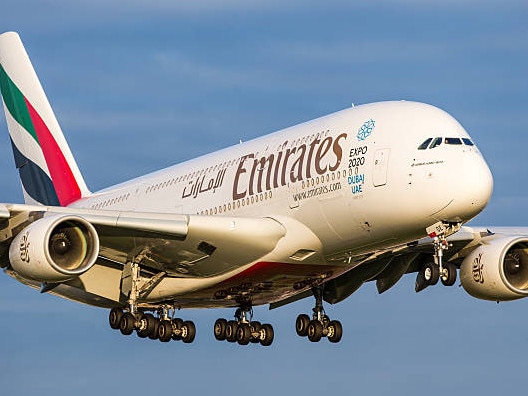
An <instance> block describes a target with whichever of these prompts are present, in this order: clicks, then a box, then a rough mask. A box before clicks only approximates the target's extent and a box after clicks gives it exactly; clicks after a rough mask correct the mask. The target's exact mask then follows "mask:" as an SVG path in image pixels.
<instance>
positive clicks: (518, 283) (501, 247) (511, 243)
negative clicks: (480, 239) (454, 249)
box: [460, 236, 528, 301]
mask: <svg viewBox="0 0 528 396" xmlns="http://www.w3.org/2000/svg"><path fill="white" fill-rule="evenodd" d="M460 280H461V282H462V286H463V287H464V289H465V290H466V291H467V292H468V293H469V294H470V295H472V296H473V297H477V298H481V299H484V300H492V301H507V300H515V299H518V298H522V297H527V296H528V238H526V237H518V236H511V237H505V238H499V239H493V240H491V241H490V242H489V243H487V244H486V245H482V246H479V247H478V248H477V249H475V250H474V251H473V252H472V253H471V254H470V255H469V256H467V257H466V258H465V259H464V261H463V262H462V265H461V267H460Z"/></svg>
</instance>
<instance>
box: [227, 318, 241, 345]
mask: <svg viewBox="0 0 528 396" xmlns="http://www.w3.org/2000/svg"><path fill="white" fill-rule="evenodd" d="M237 327H238V323H237V322H236V321H234V320H230V321H229V322H227V326H226V331H225V336H226V340H227V341H228V342H235V341H236V331H237Z"/></svg>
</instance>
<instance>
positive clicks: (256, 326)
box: [250, 320, 262, 344]
mask: <svg viewBox="0 0 528 396" xmlns="http://www.w3.org/2000/svg"><path fill="white" fill-rule="evenodd" d="M261 328H262V324H261V323H260V322H257V321H256V320H255V321H254V322H251V340H250V342H252V343H253V344H258V343H259V342H260V329H261Z"/></svg>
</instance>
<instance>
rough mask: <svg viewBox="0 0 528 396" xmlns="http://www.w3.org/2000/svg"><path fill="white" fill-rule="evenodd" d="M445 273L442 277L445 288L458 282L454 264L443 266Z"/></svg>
mask: <svg viewBox="0 0 528 396" xmlns="http://www.w3.org/2000/svg"><path fill="white" fill-rule="evenodd" d="M443 267H444V271H443V274H441V276H440V280H441V281H442V284H443V285H444V286H453V285H454V284H455V283H456V280H457V269H456V266H455V265H454V264H453V263H446V264H444V265H443Z"/></svg>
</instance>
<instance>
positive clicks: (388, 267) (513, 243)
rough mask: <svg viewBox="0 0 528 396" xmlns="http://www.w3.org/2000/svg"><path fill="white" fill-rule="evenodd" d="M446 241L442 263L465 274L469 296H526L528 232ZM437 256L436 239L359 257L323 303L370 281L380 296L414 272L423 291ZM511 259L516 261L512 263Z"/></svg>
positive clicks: (475, 231) (501, 230)
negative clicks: (426, 269)
mask: <svg viewBox="0 0 528 396" xmlns="http://www.w3.org/2000/svg"><path fill="white" fill-rule="evenodd" d="M447 241H448V249H446V250H445V251H443V262H444V263H445V264H446V265H449V264H452V265H454V266H455V267H456V268H458V269H459V270H460V275H461V279H460V281H461V283H462V286H464V288H465V289H466V291H468V293H470V294H471V295H473V296H475V297H479V298H484V299H490V300H497V301H498V300H503V299H515V298H519V297H521V296H523V295H524V294H525V290H526V284H525V283H526V281H525V279H526V277H527V276H528V267H527V266H526V264H527V263H528V228H526V227H493V228H481V227H467V226H464V227H462V228H461V229H460V230H459V231H458V232H456V233H455V234H453V235H451V236H450V237H448V238H447ZM433 252H434V248H433V240H432V239H431V238H429V237H426V238H423V239H420V240H418V241H416V242H413V243H409V244H406V245H402V246H397V247H394V248H391V249H386V250H382V251H377V252H375V253H372V254H369V255H366V256H363V257H357V258H356V261H355V263H354V265H353V267H352V269H351V270H349V271H348V272H346V273H344V274H343V275H341V276H339V277H337V278H334V279H332V280H330V281H329V282H327V283H326V284H325V292H324V299H325V301H327V302H329V303H332V304H335V303H338V302H340V301H343V300H344V299H346V298H347V297H348V296H350V295H351V294H352V293H354V292H355V291H356V290H357V289H359V288H360V287H361V286H362V285H363V284H364V283H365V282H368V281H375V282H376V288H377V290H378V292H379V293H380V294H381V293H384V292H386V291H387V290H389V289H390V288H391V287H393V286H394V285H395V284H396V283H397V282H398V281H399V280H400V279H401V277H402V276H403V275H405V274H409V273H417V278H416V282H415V291H416V292H419V291H422V290H423V289H425V288H426V287H427V286H428V285H427V283H426V282H423V279H421V277H422V276H423V273H422V270H423V268H424V265H426V264H427V263H429V262H432V261H433ZM509 258H510V259H512V260H510V261H509V263H510V264H508V259H509ZM512 263H513V264H512ZM493 283H496V284H497V285H501V286H500V287H498V288H497V290H492V289H493V287H492V286H490V284H493ZM503 286H504V289H502V287H503ZM508 289H509V290H508ZM280 305H282V304H281V303H276V304H274V306H280Z"/></svg>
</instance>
